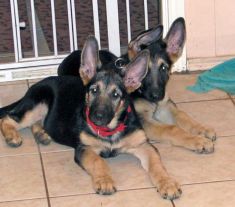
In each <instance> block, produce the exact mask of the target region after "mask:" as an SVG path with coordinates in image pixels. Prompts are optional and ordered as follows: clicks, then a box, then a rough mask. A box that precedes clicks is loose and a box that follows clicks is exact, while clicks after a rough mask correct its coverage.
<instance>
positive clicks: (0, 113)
mask: <svg viewBox="0 0 235 207" xmlns="http://www.w3.org/2000/svg"><path fill="white" fill-rule="evenodd" d="M20 101H21V99H20V100H18V101H16V102H14V103H12V104H10V105H8V106H4V107H2V108H0V119H2V118H3V117H5V116H6V115H8V114H9V112H10V111H11V110H13V109H14V108H15V107H16V106H17V105H18V104H19V103H20Z"/></svg>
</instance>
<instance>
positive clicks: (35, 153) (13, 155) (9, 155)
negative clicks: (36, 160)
mask: <svg viewBox="0 0 235 207" xmlns="http://www.w3.org/2000/svg"><path fill="white" fill-rule="evenodd" d="M28 155H38V153H37V152H31V153H30V152H29V153H19V154H12V155H11V154H8V155H0V159H1V158H4V157H19V156H28Z"/></svg>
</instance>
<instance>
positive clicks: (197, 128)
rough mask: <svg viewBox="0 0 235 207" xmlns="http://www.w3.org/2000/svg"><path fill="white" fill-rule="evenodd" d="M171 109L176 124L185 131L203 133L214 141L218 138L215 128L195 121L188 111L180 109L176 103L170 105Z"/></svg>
mask: <svg viewBox="0 0 235 207" xmlns="http://www.w3.org/2000/svg"><path fill="white" fill-rule="evenodd" d="M170 111H171V112H172V114H173V116H174V119H175V122H176V125H177V126H179V127H180V128H182V129H184V130H185V131H187V132H189V133H191V134H193V135H202V136H205V137H206V138H209V139H211V140H212V141H214V140H215V139H216V133H215V130H214V129H213V128H210V127H206V126H203V125H202V124H200V123H198V122H197V121H195V120H194V119H193V118H191V117H190V116H189V115H188V114H187V113H185V112H184V111H182V110H180V109H178V108H177V107H176V106H175V105H174V104H171V105H170Z"/></svg>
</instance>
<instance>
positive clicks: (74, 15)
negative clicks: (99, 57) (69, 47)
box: [71, 0, 78, 50]
mask: <svg viewBox="0 0 235 207" xmlns="http://www.w3.org/2000/svg"><path fill="white" fill-rule="evenodd" d="M71 11H72V20H71V21H72V23H73V41H74V49H75V50H77V49H78V41H77V25H76V13H75V3H74V0H71Z"/></svg>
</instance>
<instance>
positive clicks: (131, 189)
mask: <svg viewBox="0 0 235 207" xmlns="http://www.w3.org/2000/svg"><path fill="white" fill-rule="evenodd" d="M148 189H156V187H154V186H153V187H142V188H130V189H122V190H117V193H118V192H126V191H138V190H148ZM156 190H157V189H156ZM84 195H97V193H95V192H90V193H75V194H68V195H59V196H50V198H61V197H62V198H63V197H73V196H84Z"/></svg>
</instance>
